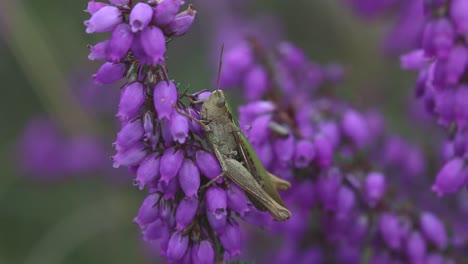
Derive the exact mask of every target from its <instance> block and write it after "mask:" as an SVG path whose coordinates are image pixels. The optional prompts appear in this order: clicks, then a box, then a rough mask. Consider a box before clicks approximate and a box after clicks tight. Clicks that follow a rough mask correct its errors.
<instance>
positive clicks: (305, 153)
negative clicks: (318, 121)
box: [294, 140, 315, 168]
mask: <svg viewBox="0 0 468 264" xmlns="http://www.w3.org/2000/svg"><path fill="white" fill-rule="evenodd" d="M314 158H315V146H314V144H313V143H312V142H310V140H300V141H299V142H297V144H296V151H295V153H294V165H295V166H296V167H298V168H305V167H307V166H309V165H310V163H311V162H312V160H313V159H314Z"/></svg>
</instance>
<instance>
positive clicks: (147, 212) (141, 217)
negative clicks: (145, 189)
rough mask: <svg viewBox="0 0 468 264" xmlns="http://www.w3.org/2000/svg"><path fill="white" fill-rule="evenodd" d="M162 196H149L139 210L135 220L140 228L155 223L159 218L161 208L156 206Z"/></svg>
mask: <svg viewBox="0 0 468 264" xmlns="http://www.w3.org/2000/svg"><path fill="white" fill-rule="evenodd" d="M160 197H161V196H160V195H159V194H158V193H153V194H150V195H148V196H147V197H146V198H145V200H144V201H143V203H142V204H141V206H140V209H139V210H138V215H137V216H136V217H135V218H134V219H133V221H134V222H135V223H137V224H138V225H139V226H140V227H143V226H146V225H147V224H149V223H151V222H153V221H155V220H156V219H157V218H158V216H159V207H158V206H156V204H157V203H158V202H159V199H160Z"/></svg>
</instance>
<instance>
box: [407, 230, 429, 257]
mask: <svg viewBox="0 0 468 264" xmlns="http://www.w3.org/2000/svg"><path fill="white" fill-rule="evenodd" d="M406 253H407V254H408V258H409V259H410V263H411V264H423V263H425V257H426V241H424V238H423V237H422V236H421V234H420V233H419V232H417V231H414V232H412V233H411V234H410V236H409V237H408V241H407V242H406Z"/></svg>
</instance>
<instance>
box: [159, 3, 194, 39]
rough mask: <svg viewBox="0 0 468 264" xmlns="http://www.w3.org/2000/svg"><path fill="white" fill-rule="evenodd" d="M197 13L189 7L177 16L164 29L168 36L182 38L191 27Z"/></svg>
mask: <svg viewBox="0 0 468 264" xmlns="http://www.w3.org/2000/svg"><path fill="white" fill-rule="evenodd" d="M196 14H197V11H196V10H195V9H193V8H192V6H191V5H190V6H189V8H188V9H187V10H185V11H184V12H182V13H180V14H178V15H177V16H176V17H175V18H174V19H173V20H172V21H171V22H170V23H169V24H168V25H167V26H166V27H165V28H164V32H166V34H167V35H168V36H171V37H172V36H174V37H178V36H182V35H184V34H185V33H187V31H188V30H189V29H190V27H192V24H193V21H194V20H195V15H196Z"/></svg>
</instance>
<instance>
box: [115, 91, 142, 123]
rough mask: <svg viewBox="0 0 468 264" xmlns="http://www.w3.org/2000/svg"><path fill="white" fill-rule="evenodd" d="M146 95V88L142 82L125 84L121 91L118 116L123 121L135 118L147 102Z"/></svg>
mask: <svg viewBox="0 0 468 264" xmlns="http://www.w3.org/2000/svg"><path fill="white" fill-rule="evenodd" d="M145 96H146V94H145V89H144V88H143V85H142V84H141V83H139V82H133V83H131V84H129V85H127V86H125V87H124V88H123V89H122V92H121V93H120V102H119V111H118V113H117V117H119V119H120V120H122V121H127V120H129V119H131V118H133V117H134V116H135V115H136V113H137V112H138V110H139V109H140V107H141V106H142V105H143V103H144V102H145Z"/></svg>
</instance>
